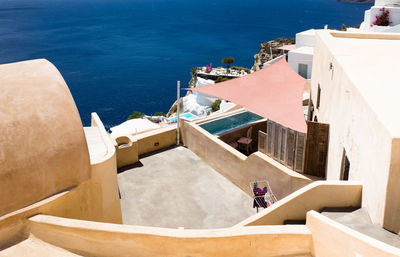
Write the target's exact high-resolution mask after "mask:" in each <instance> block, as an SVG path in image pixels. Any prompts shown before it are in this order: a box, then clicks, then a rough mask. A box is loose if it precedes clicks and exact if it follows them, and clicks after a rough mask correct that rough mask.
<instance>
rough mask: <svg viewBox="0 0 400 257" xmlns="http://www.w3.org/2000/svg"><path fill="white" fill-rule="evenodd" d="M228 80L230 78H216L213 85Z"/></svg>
mask: <svg viewBox="0 0 400 257" xmlns="http://www.w3.org/2000/svg"><path fill="white" fill-rule="evenodd" d="M227 80H230V78H226V77H218V78H217V80H216V81H215V83H219V82H224V81H227Z"/></svg>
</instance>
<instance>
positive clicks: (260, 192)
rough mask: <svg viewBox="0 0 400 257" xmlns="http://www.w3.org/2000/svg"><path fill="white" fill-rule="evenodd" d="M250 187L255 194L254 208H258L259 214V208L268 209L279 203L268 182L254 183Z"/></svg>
mask: <svg viewBox="0 0 400 257" xmlns="http://www.w3.org/2000/svg"><path fill="white" fill-rule="evenodd" d="M250 187H251V190H252V192H253V199H254V200H253V208H257V213H258V208H264V209H265V208H268V207H269V206H271V205H272V204H273V203H275V202H277V201H278V200H277V199H276V197H275V195H274V193H273V192H272V189H271V186H270V185H269V183H268V181H266V180H263V181H254V182H253V183H250Z"/></svg>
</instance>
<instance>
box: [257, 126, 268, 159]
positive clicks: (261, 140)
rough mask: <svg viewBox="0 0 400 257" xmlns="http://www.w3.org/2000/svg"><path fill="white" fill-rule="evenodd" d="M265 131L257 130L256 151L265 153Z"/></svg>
mask: <svg viewBox="0 0 400 257" xmlns="http://www.w3.org/2000/svg"><path fill="white" fill-rule="evenodd" d="M266 148H267V133H264V132H262V131H261V130H259V131H258V151H259V152H262V153H265V154H266V153H267V149H266Z"/></svg>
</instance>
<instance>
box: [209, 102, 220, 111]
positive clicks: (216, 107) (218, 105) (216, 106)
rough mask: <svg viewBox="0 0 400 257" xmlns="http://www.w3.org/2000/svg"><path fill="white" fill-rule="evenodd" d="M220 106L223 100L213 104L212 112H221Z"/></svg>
mask: <svg viewBox="0 0 400 257" xmlns="http://www.w3.org/2000/svg"><path fill="white" fill-rule="evenodd" d="M220 106H221V100H220V99H218V100H215V101H214V102H213V104H212V105H211V110H212V111H213V112H216V111H218V110H219V108H220Z"/></svg>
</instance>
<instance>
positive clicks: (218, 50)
mask: <svg viewBox="0 0 400 257" xmlns="http://www.w3.org/2000/svg"><path fill="white" fill-rule="evenodd" d="M370 7H371V4H360V3H345V2H338V1H336V0H285V1H282V0H277V1H271V0H229V1H228V0H0V63H10V62H18V61H23V60H29V59H36V58H45V59H47V60H49V61H50V62H52V63H53V64H54V65H55V66H56V67H57V68H58V69H59V71H60V72H61V74H62V76H63V77H64V79H65V81H66V83H67V85H68V86H69V89H70V91H71V93H72V96H73V97H74V100H75V102H76V105H77V107H78V110H79V113H80V115H81V119H82V123H83V125H84V126H90V115H91V112H97V113H98V115H99V116H100V118H101V119H102V121H103V123H104V125H105V126H106V128H110V127H112V126H115V125H118V124H120V123H122V122H124V121H125V120H126V118H127V117H128V116H129V115H130V114H131V113H133V112H134V111H140V112H143V113H145V114H147V115H152V114H154V113H155V112H164V113H166V112H168V110H169V108H170V106H171V105H172V103H173V102H174V101H175V99H176V93H177V92H176V91H177V90H176V84H177V81H178V80H180V81H181V87H182V88H185V87H187V85H188V82H189V80H190V77H191V76H190V71H191V68H192V67H197V66H205V65H207V64H210V63H212V65H213V67H216V66H223V64H222V63H221V59H222V58H223V57H228V56H232V57H234V59H235V62H234V64H233V65H236V66H243V67H248V68H250V67H251V66H252V65H253V63H254V54H256V53H258V52H259V47H260V44H261V43H262V42H264V41H268V40H273V39H275V38H278V37H295V34H296V33H297V32H300V31H304V30H307V29H310V28H323V27H324V25H325V24H327V25H328V27H329V28H341V26H342V24H346V25H350V26H355V25H357V24H360V23H361V22H362V20H363V17H364V11H365V10H367V9H369V8H370ZM181 94H185V91H184V90H182V92H181Z"/></svg>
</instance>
